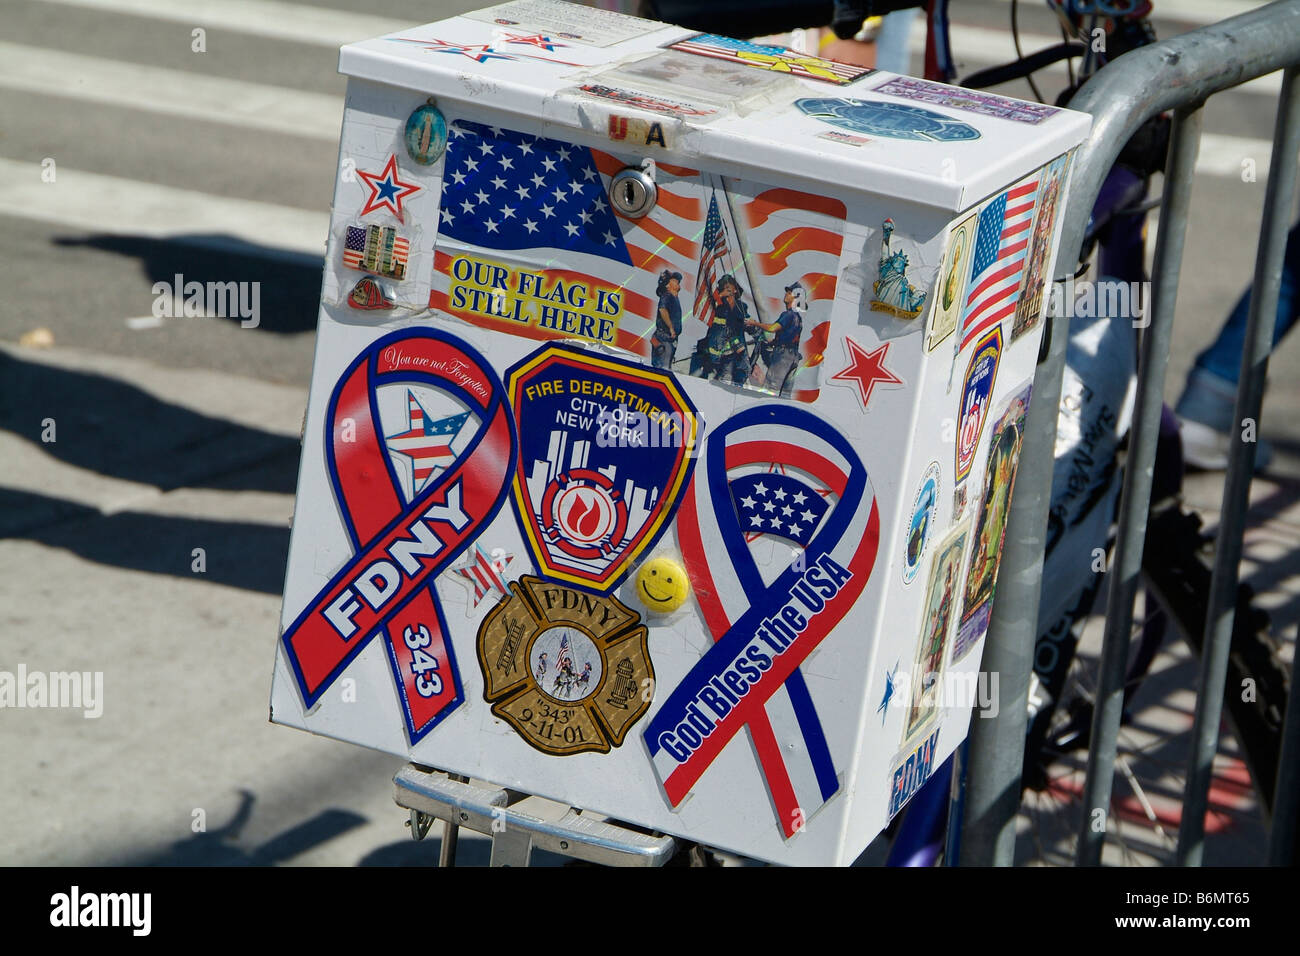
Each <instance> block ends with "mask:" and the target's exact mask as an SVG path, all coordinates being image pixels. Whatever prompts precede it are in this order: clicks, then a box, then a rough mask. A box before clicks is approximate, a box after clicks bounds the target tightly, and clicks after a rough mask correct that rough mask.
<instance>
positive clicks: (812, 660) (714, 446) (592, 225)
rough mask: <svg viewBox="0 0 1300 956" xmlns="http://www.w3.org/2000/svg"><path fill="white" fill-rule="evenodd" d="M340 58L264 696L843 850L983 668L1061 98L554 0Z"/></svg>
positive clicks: (1061, 202) (841, 858)
mask: <svg viewBox="0 0 1300 956" xmlns="http://www.w3.org/2000/svg"><path fill="white" fill-rule="evenodd" d="M340 69H341V71H342V72H343V73H345V74H346V75H347V76H348V77H349V80H348V92H347V100H346V108H345V113H344V121H343V128H342V138H341V143H340V149H339V154H340V155H339V159H340V163H339V169H340V173H339V176H338V180H337V183H336V185H335V193H334V201H333V216H332V220H331V224H330V235H329V241H328V249H327V255H326V263H325V273H324V280H323V284H322V294H321V307H320V320H319V333H318V344H317V349H316V357H315V366H314V371H313V379H312V388H311V395H310V400H309V403H308V409H307V419H306V432H305V436H304V440H303V457H302V466H301V471H300V475H299V484H298V499H297V505H296V510H295V514H296V517H295V521H294V527H293V533H292V539H291V544H290V553H289V567H288V573H287V579H286V583H285V595H284V611H283V621H282V633H281V638H280V641H279V643H278V645H277V651H276V664H275V675H274V683H273V689H272V715H273V719H274V720H275V721H277V722H279V723H284V724H288V725H291V726H295V727H301V728H303V729H306V730H309V731H311V732H313V733H317V734H323V735H327V736H330V737H335V738H338V739H341V740H346V741H351V742H354V743H357V744H360V745H362V746H365V747H370V748H374V749H377V750H381V751H384V752H387V753H390V754H394V755H397V756H400V757H403V758H407V759H409V760H411V761H413V762H416V763H418V764H422V765H427V766H432V767H437V768H439V769H442V770H446V771H448V772H452V773H457V774H465V775H469V776H471V777H474V778H478V779H483V780H488V781H492V782H493V783H496V784H499V785H502V786H508V787H511V788H514V789H518V790H523V791H526V792H529V793H533V794H537V795H540V796H544V797H548V798H552V799H555V800H559V801H563V802H566V803H568V804H570V805H572V806H576V807H581V808H584V809H587V810H591V811H595V812H599V813H604V814H607V815H609V816H611V817H613V818H616V819H618V820H622V821H627V822H631V823H635V824H640V825H643V826H646V827H649V828H652V829H654V830H657V831H661V832H666V833H671V834H677V835H680V836H683V837H686V838H689V839H691V840H694V841H698V842H700V843H703V844H706V845H710V846H715V847H719V848H723V849H727V850H731V851H734V852H737V853H741V854H744V855H747V856H751V857H755V858H759V859H763V860H769V861H773V862H778V863H791V864H828V863H835V864H842V863H848V862H851V861H852V860H853V859H854V858H855V857H856V856H857V855H858V854H859V853H860V852H861V850H862V849H863V848H864V847H865V846H866V845H867V843H868V842H869V841H870V840H871V838H872V837H874V836H875V835H876V834H877V833H878V832H879V831H880V830H881V829H882V828H884V826H885V825H886V823H887V822H888V821H889V819H890V818H891V817H892V816H893V815H894V814H896V813H897V812H898V811H899V810H900V809H901V807H902V806H903V805H904V803H906V801H907V800H908V799H909V798H910V797H911V795H912V794H914V793H915V792H916V790H917V789H918V788H919V787H920V786H921V785H922V784H923V783H924V782H925V780H926V779H927V778H928V777H929V775H930V774H931V773H932V772H933V770H934V769H935V768H937V767H938V766H939V764H940V763H941V762H942V761H943V760H944V759H946V758H947V757H948V756H949V755H950V754H951V753H952V751H953V750H954V749H955V748H956V747H957V745H958V744H959V743H960V742H961V740H962V739H963V738H964V737H965V735H966V732H967V729H968V726H969V720H970V717H971V712H972V705H973V704H975V703H977V701H978V699H979V691H980V689H979V687H978V686H977V680H976V677H977V674H978V670H979V662H980V655H981V650H982V647H983V641H984V637H985V632H986V631H987V628H988V621H989V614H990V609H991V604H992V601H993V598H994V589H995V585H996V580H997V570H998V557H999V555H1000V553H1001V550H1002V540H1003V532H1004V529H1005V524H1006V516H1007V510H1008V507H1009V503H1010V499H1011V495H1012V493H1013V490H1014V485H1015V476H1016V466H1017V461H1018V458H1019V453H1020V446H1021V440H1022V435H1023V428H1024V419H1025V413H1026V410H1027V408H1028V403H1029V401H1030V399H1031V382H1032V378H1033V372H1034V364H1035V359H1036V356H1037V353H1038V348H1039V340H1040V338H1041V335H1042V329H1043V321H1042V317H1043V314H1044V312H1045V310H1046V305H1047V302H1046V298H1045V291H1046V284H1047V282H1048V281H1049V277H1050V276H1051V275H1052V274H1053V265H1054V258H1055V255H1056V242H1057V234H1058V230H1059V226H1060V219H1061V217H1060V215H1059V213H1060V211H1061V210H1062V209H1063V208H1064V206H1065V199H1066V191H1067V189H1068V183H1069V170H1070V155H1071V151H1072V149H1073V148H1074V147H1075V146H1076V145H1078V144H1079V143H1080V142H1081V140H1082V139H1083V138H1084V136H1085V135H1086V133H1087V130H1088V125H1089V119H1088V117H1087V116H1085V115H1082V114H1078V113H1074V112H1071V111H1068V110H1061V109H1056V108H1053V107H1047V106H1042V105H1039V104H1032V103H1024V102H1021V101H1018V100H1012V99H1007V98H1005V97H1001V96H995V95H991V94H987V93H976V92H971V91H967V90H961V89H957V88H955V87H950V86H945V85H942V84H938V83H931V82H927V81H924V80H919V79H913V78H910V77H902V76H896V75H893V74H888V73H880V72H874V71H871V70H868V69H864V68H861V67H852V66H846V65H844V64H839V63H834V62H831V61H827V60H821V59H818V58H816V57H809V56H805V55H801V54H797V53H793V52H791V51H789V50H785V49H781V48H778V47H772V46H766V45H761V44H755V43H750V42H745V41H739V40H733V39H729V38H726V37H721V36H713V35H708V34H697V33H695V32H693V31H689V30H684V29H681V28H678V27H674V26H670V25H667V24H663V23H654V22H649V21H644V20H638V19H635V18H632V17H627V16H623V15H620V14H614V13H610V12H608V11H602V10H596V9H591V8H587V7H579V6H573V5H569V4H565V3H559V2H552V0H519V2H514V3H507V4H504V5H501V6H497V7H492V8H490V9H487V10H482V11H478V12H475V13H470V14H466V15H464V16H460V17H456V18H453V19H450V20H445V21H442V22H440V23H433V24H429V25H426V26H422V27H415V28H412V29H409V30H404V31H401V32H399V33H395V34H393V35H391V36H386V37H381V38H379V39H374V40H367V41H365V42H361V43H354V44H351V45H348V46H346V47H344V48H343V50H342V54H341V57H340ZM986 690H987V689H986ZM986 697H987V694H986Z"/></svg>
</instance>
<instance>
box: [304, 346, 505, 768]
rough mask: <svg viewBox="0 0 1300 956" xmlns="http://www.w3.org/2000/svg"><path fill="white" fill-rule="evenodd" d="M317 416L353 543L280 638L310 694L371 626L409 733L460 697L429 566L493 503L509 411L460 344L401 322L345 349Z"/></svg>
mask: <svg viewBox="0 0 1300 956" xmlns="http://www.w3.org/2000/svg"><path fill="white" fill-rule="evenodd" d="M435 412H436V413H438V414H437V416H435ZM326 423H327V426H328V428H329V435H328V436H327V439H326V442H325V450H326V468H327V472H328V474H329V478H330V482H331V484H332V485H333V488H334V496H335V499H336V500H337V502H338V505H339V511H340V514H341V516H342V518H343V523H344V526H345V527H346V529H347V533H348V537H349V538H350V540H351V543H352V548H353V556H352V557H351V558H350V559H349V560H348V561H347V563H346V564H344V566H343V569H342V570H341V571H339V572H338V573H337V574H336V575H335V576H334V578H333V579H332V580H331V581H330V583H329V584H328V585H327V586H326V587H325V588H324V589H323V590H322V591H321V592H320V593H319V594H318V595H317V596H316V597H315V598H313V599H312V600H311V601H310V602H308V604H307V607H306V608H305V609H304V610H303V611H302V613H301V614H299V616H298V618H297V619H296V620H295V621H294V622H293V624H292V625H291V626H290V627H289V628H287V629H286V630H285V632H284V634H283V636H282V638H281V640H282V642H283V645H284V649H285V652H286V654H287V656H288V660H289V663H290V665H291V666H292V668H293V673H294V677H295V679H296V681H297V683H298V688H299V690H300V691H301V693H302V697H303V700H304V702H305V703H306V706H307V707H312V706H314V705H315V704H316V702H317V701H318V700H320V698H321V696H322V695H323V694H324V693H325V692H326V691H327V690H328V689H329V687H330V686H331V685H332V684H333V683H334V681H336V680H337V679H338V678H339V676H340V675H342V673H343V672H344V671H345V670H346V669H347V667H348V665H349V664H350V663H351V662H352V660H353V658H355V657H356V656H357V655H358V654H359V653H360V652H361V651H362V649H363V648H364V647H365V646H366V645H367V644H369V643H370V641H371V639H372V638H375V637H378V636H382V638H383V642H384V644H385V647H386V649H387V652H388V658H389V663H390V665H391V666H392V670H393V676H394V678H395V681H396V684H397V689H398V695H399V698H400V702H401V705H402V710H403V713H404V715H405V718H406V730H407V735H408V737H409V739H410V741H411V743H412V744H414V743H416V742H418V741H419V740H420V739H421V738H422V737H423V736H424V735H425V734H427V733H428V732H429V731H430V730H432V729H433V727H434V726H436V725H437V723H438V722H439V721H440V720H442V719H443V718H444V717H446V716H447V715H448V714H449V713H450V712H451V711H452V710H454V709H455V708H456V707H457V706H458V705H459V704H460V703H461V702H462V700H463V699H464V694H463V688H462V684H461V680H460V675H459V673H458V671H457V669H456V661H455V658H454V656H453V654H452V646H451V641H450V640H449V638H448V631H447V626H446V622H445V620H444V618H443V612H442V607H441V605H440V604H439V601H438V595H437V592H436V591H435V590H434V587H433V580H434V579H435V578H436V577H437V576H438V575H439V574H441V573H442V572H443V571H444V570H445V569H447V568H449V567H450V566H451V565H452V563H453V562H454V561H455V560H456V558H457V557H458V556H459V555H460V554H461V552H463V551H464V550H465V548H466V547H467V546H468V545H469V544H470V543H471V542H472V541H473V540H474V538H475V537H476V535H477V534H478V533H479V532H480V531H481V530H482V529H483V528H485V527H486V526H487V525H488V524H489V523H490V522H491V521H492V519H493V517H494V516H495V515H496V514H497V512H498V510H499V509H500V508H501V505H502V503H503V502H504V500H505V495H506V490H507V488H508V487H509V476H510V474H511V473H512V472H513V470H514V464H515V454H516V440H515V434H514V422H513V420H512V418H511V416H510V413H509V409H508V407H507V406H506V403H505V390H504V388H503V387H502V385H501V381H500V379H498V378H497V377H496V374H495V373H494V372H493V371H492V367H491V365H489V364H488V362H487V361H486V360H485V359H484V358H483V357H482V356H481V355H479V354H478V353H477V352H476V351H475V350H474V349H473V348H472V347H471V346H469V345H468V344H467V343H465V342H463V341H461V340H460V339H458V338H455V337H453V336H451V335H447V334H446V333H443V332H439V331H436V330H433V329H406V330H402V331H399V332H394V333H392V334H391V335H387V336H384V337H383V338H381V339H379V340H378V341H376V342H374V343H373V344H371V345H370V346H369V347H368V348H367V349H366V350H365V351H364V352H362V353H361V354H360V355H359V356H358V357H357V358H356V359H355V360H354V361H353V362H352V364H351V365H350V366H349V367H348V369H347V371H345V372H344V373H343V376H342V377H341V379H340V380H339V382H338V384H337V385H335V387H334V391H333V393H332V394H331V396H330V401H329V407H328V410H327V412H326Z"/></svg>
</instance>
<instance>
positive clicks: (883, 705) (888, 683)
mask: <svg viewBox="0 0 1300 956" xmlns="http://www.w3.org/2000/svg"><path fill="white" fill-rule="evenodd" d="M897 673H898V663H897V661H896V662H895V663H894V669H893V670H892V671H886V672H885V693H884V696H883V697H881V698H880V706H879V707H877V708H876V713H878V714H879V715H880V726H881V727H883V726H885V718H886V717H887V716H888V715H889V702H890V701H891V700H893V699H894V690H895V684H894V676H895V675H896V674H897Z"/></svg>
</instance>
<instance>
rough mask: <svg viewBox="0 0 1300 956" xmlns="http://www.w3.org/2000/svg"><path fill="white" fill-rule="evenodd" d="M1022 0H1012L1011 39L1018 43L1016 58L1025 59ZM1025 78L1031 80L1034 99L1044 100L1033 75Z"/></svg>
mask: <svg viewBox="0 0 1300 956" xmlns="http://www.w3.org/2000/svg"><path fill="white" fill-rule="evenodd" d="M1019 11H1020V0H1011V41H1012V42H1013V43H1014V44H1015V45H1016V59H1017V60H1023V59H1024V58H1025V53H1024V51H1023V50H1021V49H1020V18H1019ZM1025 79H1026V80H1028V81H1029V88H1030V89H1031V90H1033V91H1034V99H1036V100H1038V102H1040V103H1041V102H1043V94H1042V93H1041V92H1039V90H1038V84H1037V83H1035V82H1034V78H1033V76H1030V75H1026V76H1025Z"/></svg>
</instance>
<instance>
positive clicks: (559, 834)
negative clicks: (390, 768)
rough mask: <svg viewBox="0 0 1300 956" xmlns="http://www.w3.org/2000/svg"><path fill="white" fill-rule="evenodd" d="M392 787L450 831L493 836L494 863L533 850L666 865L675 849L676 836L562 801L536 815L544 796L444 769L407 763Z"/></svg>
mask: <svg viewBox="0 0 1300 956" xmlns="http://www.w3.org/2000/svg"><path fill="white" fill-rule="evenodd" d="M393 788H394V789H393V799H394V800H395V801H396V803H397V805H398V806H399V807H402V808H403V809H406V810H410V811H413V812H415V813H419V814H421V815H422V816H423V817H427V818H431V819H437V820H442V821H443V823H444V824H445V825H446V826H447V827H448V828H449V829H450V828H457V827H464V828H466V829H469V830H473V831H475V832H476V833H482V834H484V835H486V836H489V837H491V838H492V861H491V865H492V866H527V865H528V863H529V859H530V857H531V856H532V851H533V849H534V848H539V849H542V850H548V851H550V852H551V853H558V854H561V855H563V856H568V857H572V858H573V859H575V860H583V861H586V862H588V863H596V864H600V865H603V866H663V865H664V864H665V863H667V862H668V860H669V859H671V858H672V856H673V854H674V853H675V852H676V851H677V841H676V840H675V839H674V838H673V837H670V836H655V835H653V834H648V833H641V832H640V831H637V830H631V829H628V828H627V827H623V826H619V825H618V824H616V823H610V822H609V821H607V820H604V819H601V818H600V817H599V816H597V815H594V814H584V813H583V812H582V811H581V810H575V809H574V808H572V807H568V808H564V807H562V805H560V804H551V806H552V807H554V808H556V809H558V810H562V811H563V812H562V813H561V814H560V815H559V818H558V819H555V820H548V819H545V818H544V817H542V816H539V815H537V813H538V812H541V807H540V806H538V804H539V803H540V802H541V801H540V798H537V797H530V796H528V795H527V794H524V793H519V792H518V791H514V790H507V789H505V788H504V787H496V786H493V785H491V784H485V785H480V784H478V783H462V782H461V781H459V780H454V779H452V778H451V777H450V776H449V775H448V774H445V773H443V772H442V771H440V770H422V769H420V768H418V767H415V766H413V765H410V764H408V765H407V766H405V767H403V768H402V769H401V770H399V771H397V773H396V775H394V777H393ZM547 802H548V803H549V801H547ZM529 810H532V811H535V812H528V811H529ZM451 862H454V861H451V860H446V859H444V863H445V864H448V865H449V864H450V863H451Z"/></svg>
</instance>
